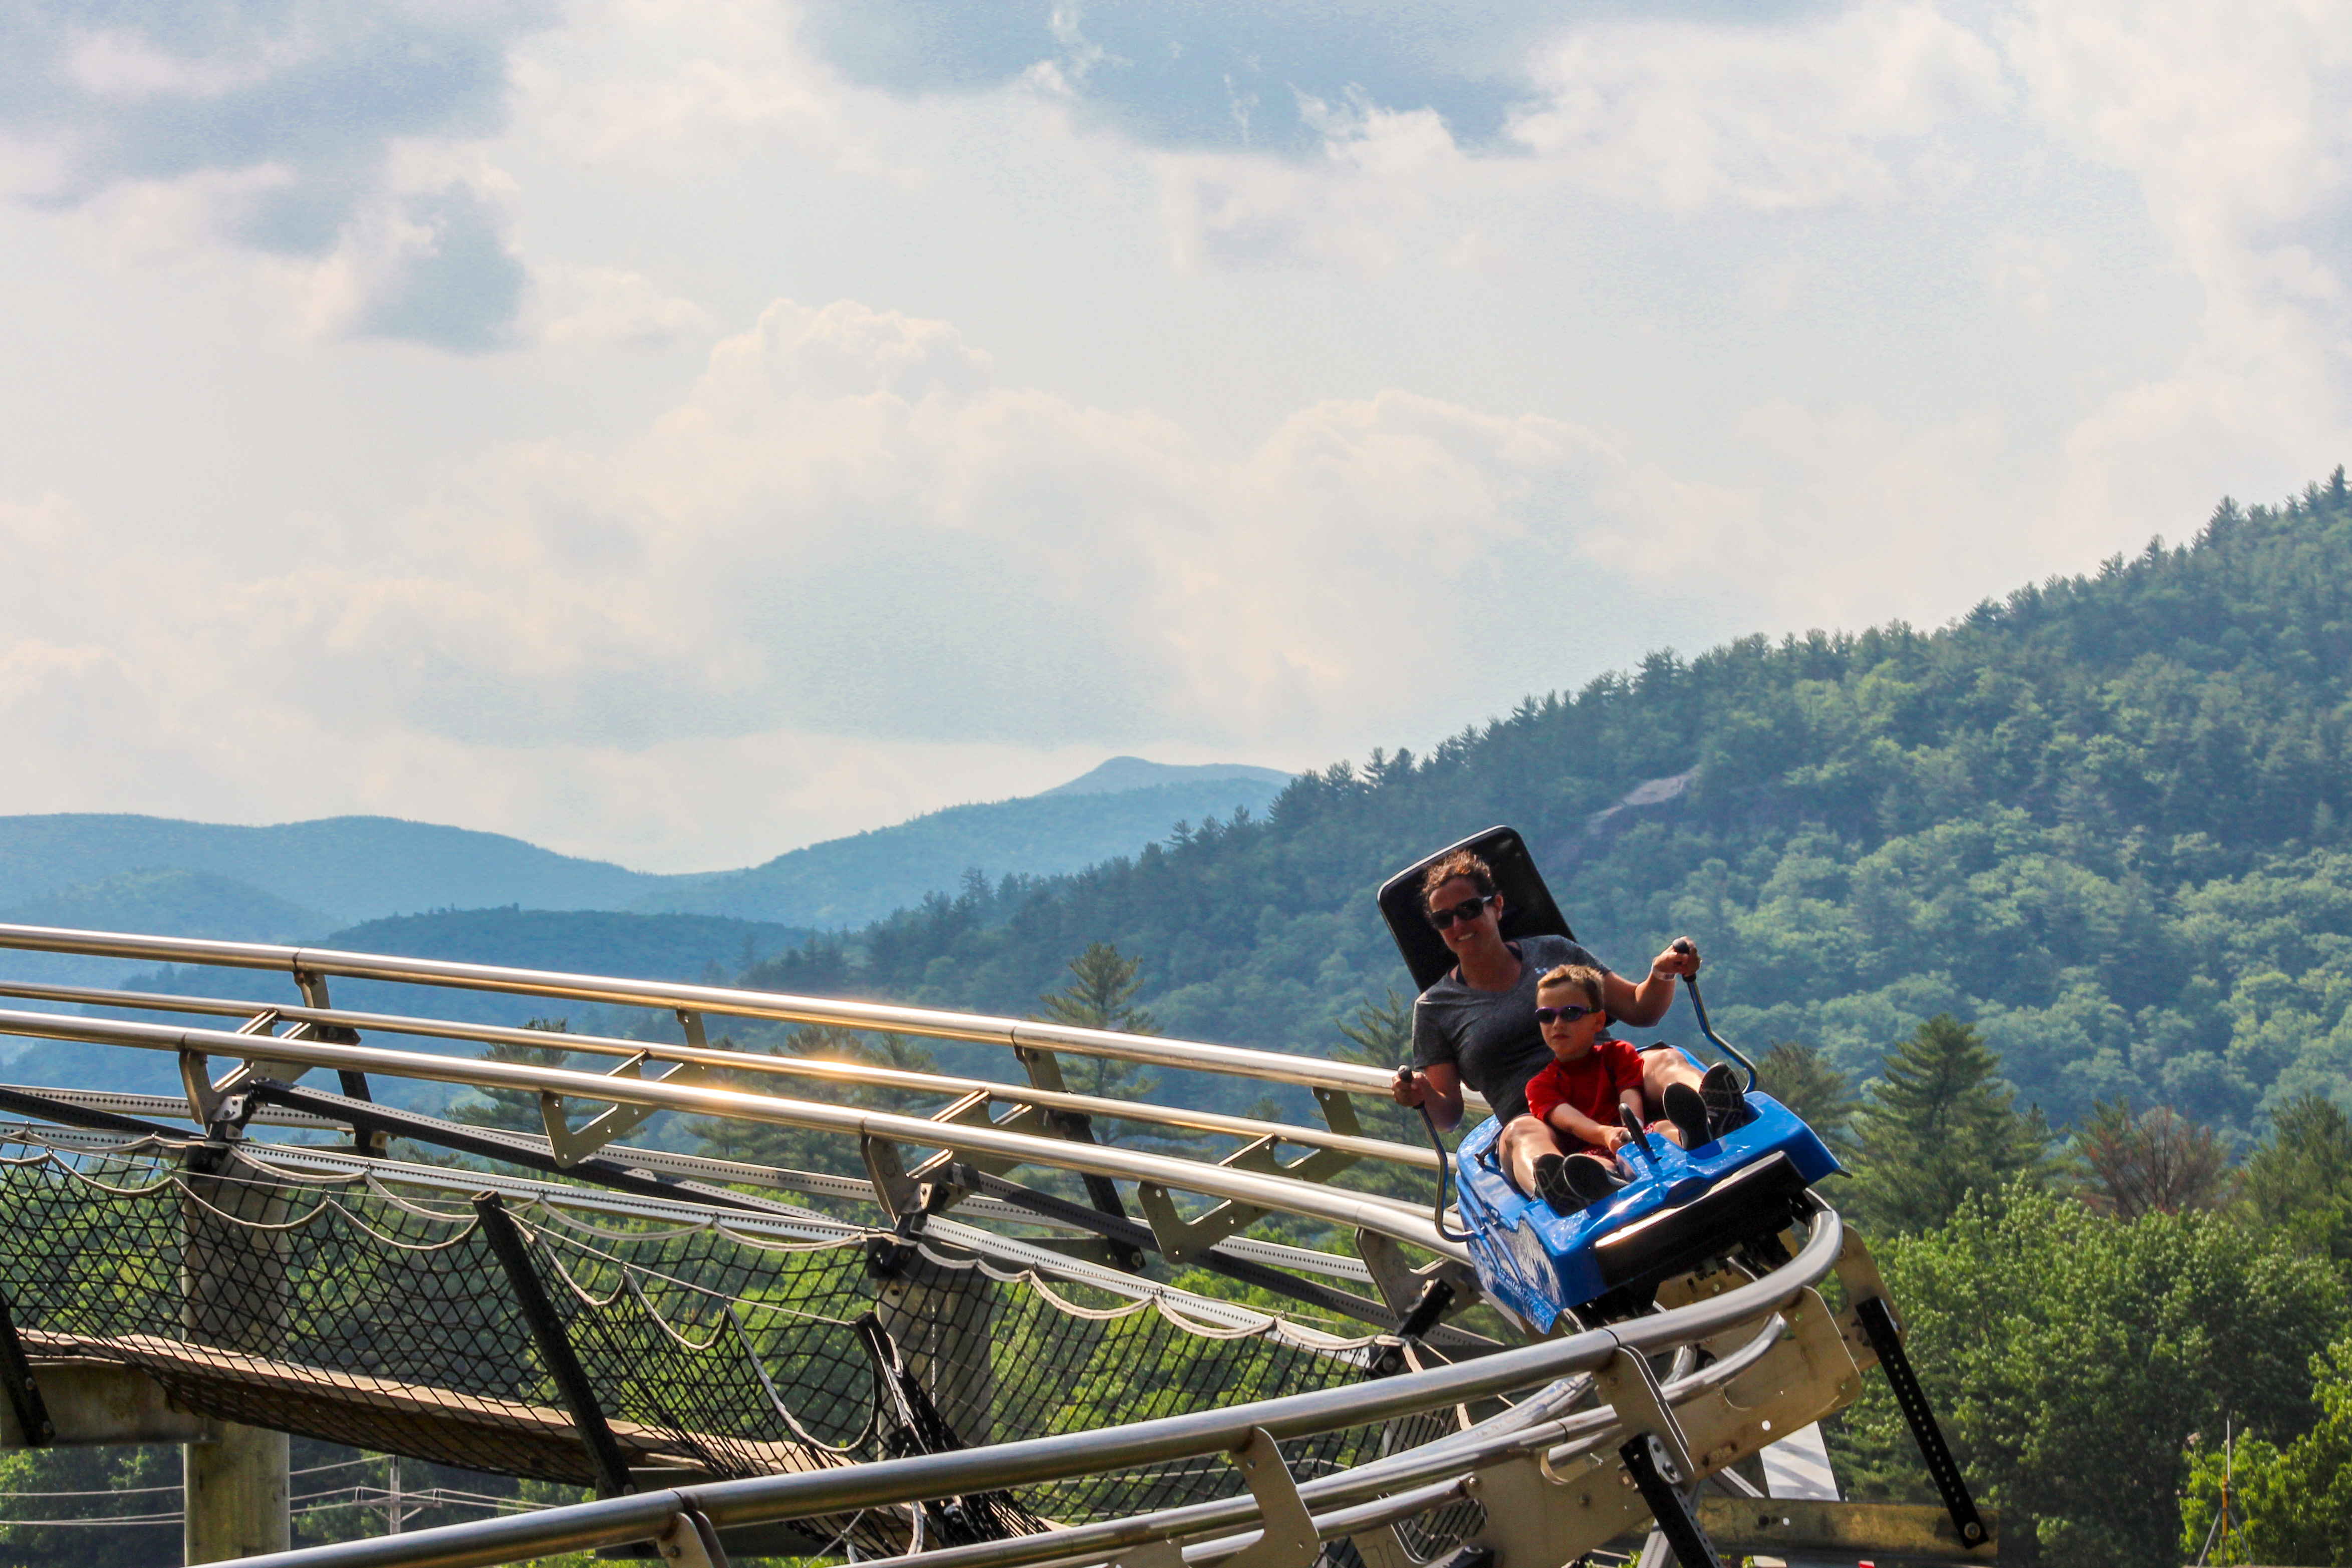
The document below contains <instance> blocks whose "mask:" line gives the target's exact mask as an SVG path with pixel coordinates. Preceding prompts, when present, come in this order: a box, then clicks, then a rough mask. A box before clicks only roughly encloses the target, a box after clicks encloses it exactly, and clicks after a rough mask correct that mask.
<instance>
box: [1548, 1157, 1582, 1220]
mask: <svg viewBox="0 0 2352 1568" xmlns="http://www.w3.org/2000/svg"><path fill="white" fill-rule="evenodd" d="M1567 1165H1568V1157H1567V1156H1566V1155H1564V1154H1538V1155H1537V1156H1536V1195H1537V1196H1538V1197H1539V1198H1541V1199H1543V1201H1544V1202H1545V1203H1546V1204H1549V1205H1550V1206H1551V1212H1552V1213H1554V1214H1556V1215H1560V1216H1562V1217H1563V1218H1565V1217H1566V1216H1567V1215H1572V1214H1574V1213H1576V1212H1577V1210H1579V1209H1580V1208H1582V1207H1583V1206H1584V1205H1585V1201H1586V1200H1584V1199H1583V1198H1581V1197H1579V1196H1578V1195H1577V1193H1576V1189H1575V1188H1573V1187H1571V1186H1570V1185H1569V1184H1568V1172H1567V1169H1566V1167H1567Z"/></svg>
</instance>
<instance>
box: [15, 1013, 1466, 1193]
mask: <svg viewBox="0 0 2352 1568" xmlns="http://www.w3.org/2000/svg"><path fill="white" fill-rule="evenodd" d="M0 996H16V997H21V998H23V999H25V1000H26V1001H35V1002H70V1003H75V1004H78V1005H82V1006H86V1007H122V1008H139V1009H142V1010H144V1011H147V1012H152V1013H181V1014H195V1015H199V1016H203V1015H211V1016H216V1017H224V1018H249V1017H251V1016H253V1015H254V1014H255V1013H256V1012H257V1011H259V1010H261V1008H260V1006H259V1005H257V1004H256V1003H252V1002H240V1001H236V1000H233V999H231V998H228V997H225V996H187V995H182V994H176V993H172V992H157V991H121V990H114V989H110V988H109V987H105V986H97V985H38V984H28V983H23V982H0ZM267 1010H268V1011H269V1012H271V1013H274V1014H276V1015H277V1016H278V1018H280V1019H282V1020H284V1021H285V1022H287V1023H289V1024H322V1025H327V1026H333V1027H339V1028H346V1029H354V1030H360V1029H364V1030H371V1031H373V1032H375V1033H378V1034H389V1035H403V1036H408V1037H414V1038H417V1039H432V1040H470V1041H475V1042H478V1043H480V1044H483V1045H515V1046H531V1047H542V1048H543V1047H547V1046H548V1045H549V1044H550V1041H549V1038H548V1033H547V1031H545V1030H543V1029H519V1028H511V1027H509V1026H504V1025H499V1024H458V1023H450V1022H447V1021H446V1020H443V1019H439V1018H420V1017H416V1016H412V1015H408V1014H401V1013H362V1012H354V1011H352V1009H350V1008H347V1007H310V1006H297V1005H292V1004H286V1005H279V1004H277V1003H270V1004H268V1007H267ZM1120 1038H1122V1039H1124V1038H1129V1037H1127V1036H1121V1037H1120ZM562 1049H563V1050H565V1051H568V1052H572V1053H575V1054H578V1055H581V1056H603V1057H618V1058H628V1057H637V1058H645V1059H647V1060H651V1061H656V1062H692V1063H694V1064H696V1065H698V1066H700V1067H712V1068H724V1069H726V1070H727V1071H729V1072H743V1073H758V1074H764V1075H769V1076H772V1077H778V1078H802V1079H818V1080H822V1081H825V1082H831V1083H851V1084H857V1085H861V1086H865V1087H869V1088H875V1089H909V1090H913V1091H915V1092H918V1093H923V1094H941V1095H949V1096H953V1095H962V1094H972V1093H982V1094H986V1095H987V1096H988V1097H989V1098H990V1100H992V1101H995V1102H1002V1103H1006V1104H1012V1103H1019V1104H1022V1105H1034V1106H1039V1107H1042V1108H1044V1109H1045V1110H1072V1111H1076V1112H1078V1113H1079V1114H1081V1115H1085V1116H1098V1117H1102V1118H1104V1119H1106V1120H1114V1119H1115V1120H1119V1121H1141V1122H1149V1123H1151V1124H1153V1125H1156V1126H1162V1127H1181V1128H1183V1129H1184V1130H1185V1131H1192V1132H1221V1133H1228V1134H1231V1135H1232V1136H1234V1137H1237V1138H1249V1139H1257V1138H1277V1139H1279V1140H1280V1141H1281V1142H1285V1143H1297V1144H1298V1145H1300V1146H1302V1147H1305V1148H1313V1149H1333V1150H1337V1151H1339V1152H1341V1153H1344V1154H1353V1155H1355V1156H1357V1157H1358V1158H1359V1159H1366V1160H1385V1161H1387V1162H1388V1163H1391V1164H1396V1165H1410V1166H1412V1167H1414V1168H1416V1169H1419V1170H1424V1171H1434V1170H1436V1169H1437V1168H1438V1165H1439V1161H1438V1159H1437V1156H1436V1155H1435V1154H1434V1153H1433V1152H1431V1151H1430V1150H1428V1149H1424V1148H1421V1147H1419V1146H1418V1145H1415V1144H1410V1143H1391V1142H1388V1141H1387V1140H1386V1139H1381V1138H1365V1137H1360V1136H1356V1135H1351V1134H1349V1133H1344V1132H1335V1131H1331V1130H1329V1129H1328V1128H1322V1127H1308V1126H1300V1125H1297V1124H1296V1123H1292V1122H1282V1121H1258V1120H1256V1119H1254V1118H1251V1117H1247V1116H1228V1115H1225V1114H1223V1112H1221V1111H1214V1110H1192V1109H1191V1108H1189V1107H1185V1106H1165V1105H1149V1104H1143V1103H1140V1102H1138V1101H1135V1100H1109V1099H1105V1098H1103V1097H1101V1096H1098V1095H1091V1094H1072V1093H1069V1092H1068V1091H1066V1090H1062V1089H1024V1088H1021V1087H1019V1086H1018V1085H1014V1084H1009V1083H998V1082H995V1081H992V1080H991V1079H977V1078H955V1077H951V1076H950V1075H948V1074H945V1073H933V1072H908V1071H905V1070H903V1069H900V1068H885V1067H875V1066H872V1065H869V1064H867V1063H864V1062H842V1061H828V1060H826V1059H824V1058H818V1057H794V1056H782V1055H770V1054H768V1053H766V1052H763V1051H737V1050H722V1049H719V1048H716V1047H709V1046H693V1045H677V1044H673V1043H671V1042H669V1041H666V1040H628V1039H616V1038H612V1037H606V1036H602V1035H575V1034H572V1033H570V1032H568V1031H567V1032H566V1033H565V1034H564V1035H563V1036H562Z"/></svg>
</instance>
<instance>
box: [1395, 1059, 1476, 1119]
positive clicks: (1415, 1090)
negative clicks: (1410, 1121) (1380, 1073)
mask: <svg viewBox="0 0 2352 1568" xmlns="http://www.w3.org/2000/svg"><path fill="white" fill-rule="evenodd" d="M1389 1096H1390V1098H1391V1099H1392V1100H1395V1101H1396V1102H1397V1103H1398V1104H1399V1105H1402V1106H1406V1107H1408V1108H1410V1107H1415V1106H1418V1107H1422V1108H1424V1109H1426V1110H1428V1112H1429V1114H1430V1119H1431V1120H1432V1121H1435V1122H1436V1123H1437V1130H1438V1131H1441V1132H1443V1131H1448V1130H1450V1129H1451V1128H1452V1127H1453V1126H1454V1124H1455V1123H1456V1122H1458V1121H1461V1120H1462V1080H1461V1079H1460V1078H1459V1077H1457V1076H1456V1074H1455V1069H1454V1067H1453V1066H1452V1065H1451V1064H1448V1063H1444V1062H1440V1063H1438V1064H1437V1065H1435V1066H1433V1067H1431V1068H1428V1069H1426V1070H1423V1069H1420V1068H1410V1067H1401V1068H1397V1070H1396V1079H1395V1081H1394V1082H1393V1083H1391V1085H1390V1086H1389Z"/></svg>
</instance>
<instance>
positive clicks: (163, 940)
mask: <svg viewBox="0 0 2352 1568" xmlns="http://www.w3.org/2000/svg"><path fill="white" fill-rule="evenodd" d="M0 948H20V949H25V950H26V951H30V952H64V953H79V954H82V955H84V956H88V957H95V958H120V959H133V960H139V961H142V962H148V963H201V964H212V965H216V966H219V967H222V968H228V969H261V970H275V971H278V972H280V973H287V974H296V973H307V974H324V975H334V976H340V977H343V978H348V979H353V980H387V981H397V982H401V983H403V984H411V985H440V986H447V987H452V988H455V989H457V990H465V991H494V992H499V993H502V994H510V995H524V996H546V997H551V998H553V999H556V1000H560V1001H568V1002H602V1003H605V1004H608V1005H613V1006H616V1007H665V1008H678V1007H683V1008H686V1009H688V1011H691V1012H697V1013H716V1014H722V1015H725V1016H730V1017H739V1018H771V1019H774V1020H776V1021H777V1022H779V1023H787V1024H836V1025H839V1026H842V1027H844V1028H851V1029H872V1030H877V1031H887V1032H889V1033H893V1034H900V1035H920V1036H923V1037H926V1038H929V1039H941V1040H978V1041H982V1042H983V1043H986V1044H994V1045H1002V1046H1028V1047H1034V1048H1037V1049H1041V1050H1051V1051H1070V1052H1074V1053H1076V1055H1079V1056H1090V1057H1114V1058H1118V1059H1119V1060H1122V1061H1133V1062H1144V1063H1148V1064H1150V1065H1151V1066H1153V1067H1163V1068H1185V1069H1189V1070H1192V1071H1195V1072H1215V1073H1227V1074H1232V1075H1234V1076H1236V1077H1241V1078H1250V1079H1265V1080H1266V1081H1269V1082H1275V1083H1288V1084H1297V1085H1298V1086H1300V1087H1302V1088H1308V1089H1339V1090H1343V1091H1345V1092H1347V1093H1349V1094H1365V1095H1376V1096H1381V1097H1385V1096H1386V1095H1387V1094H1388V1092H1389V1086H1390V1082H1391V1076H1390V1073H1389V1071H1388V1069H1386V1068H1374V1067H1360V1066H1357V1065H1355V1064H1353V1063H1349V1062H1334V1061H1325V1060H1322V1059H1320V1058H1315V1057H1299V1056H1291V1055H1288V1054H1287V1053H1285V1052H1282V1051H1259V1050H1250V1049H1246V1048H1244V1047H1240V1046H1215V1045H1210V1044H1208V1043H1206V1042H1204V1041H1199V1040H1166V1039H1157V1038H1152V1037H1147V1036H1142V1035H1122V1034H1118V1033H1117V1032H1116V1031H1113V1030H1109V1029H1079V1028H1073V1027H1071V1026H1067V1025H1064V1024H1040V1023H1034V1022H1031V1021H1029V1020H1026V1019H1021V1018H992V1017H987V1016H982V1015H979V1014H971V1013H949V1012H942V1011H940V1010H938V1009H936V1008H929V1007H900V1006H895V1005H889V1004H887V1003H880V1002H845V1001H837V1000H834V999H830V998H826V997H818V996H788V995H785V994H782V993H780V992H772V991H744V990H739V989H736V988H734V987H732V986H724V985H686V984H675V983H672V982H668V981H661V980H614V979H609V978H606V977H604V976H602V975H593V974H564V973H554V972H551V971H545V970H537V969H508V968H502V967H499V966H497V965H493V964H483V963H453V962H450V961H448V960H444V959H429V958H389V957H384V956H383V955H380V954H376V953H367V952H336V951H334V950H332V949H331V948H317V947H287V946H283V945H280V944H278V943H275V942H213V941H207V940H202V939H199V938H195V937H164V936H135V935H129V934H124V933H119V932H113V931H68V930H64V929H61V928H57V927H50V926H27V925H6V924H0ZM1464 1099H1465V1102H1466V1103H1468V1104H1469V1105H1470V1106H1471V1108H1472V1109H1474V1110H1484V1109H1486V1105H1485V1102H1484V1101H1483V1100H1479V1099H1478V1097H1477V1096H1475V1095H1471V1094H1465V1096H1464Z"/></svg>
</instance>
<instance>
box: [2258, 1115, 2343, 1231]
mask: <svg viewBox="0 0 2352 1568" xmlns="http://www.w3.org/2000/svg"><path fill="white" fill-rule="evenodd" d="M2240 1192H2241V1194H2242V1196H2243V1199H2244V1202H2245V1205H2246V1207H2247V1208H2248V1209H2249V1210H2251V1211H2252V1217H2253V1218H2254V1219H2255V1220H2257V1221H2259V1222H2260V1223H2261V1224H2263V1225H2265V1226H2273V1227H2274V1228H2277V1229H2280V1230H2284V1231H2285V1232H2286V1233H2287V1235H2288V1236H2290V1237H2293V1238H2294V1241H2295V1243H2296V1245H2297V1246H2299V1247H2302V1248H2304V1249H2305V1250H2306V1251H2311V1252H2325V1253H2327V1254H2330V1255H2331V1256H2333V1257H2335V1258H2337V1259H2338V1260H2339V1261H2341V1260H2352V1119H2347V1117H2346V1116H2345V1114H2344V1111H2343V1110H2342V1108H2341V1107H2339V1106H2337V1105H2336V1103H2335V1102H2334V1101H2332V1100H2328V1099H2326V1097H2324V1096H2321V1095H2316V1094H2306V1095H2304V1096H2301V1097H2300V1098H2298V1099H2295V1100H2290V1101H2288V1102H2287V1104H2285V1105H2284V1106H2283V1107H2281V1108H2280V1110H2279V1112H2278V1115H2277V1116H2276V1117H2275V1118H2274V1119H2273V1121H2272V1123H2271V1141H2270V1142H2267V1143H2265V1144H2263V1146H2262V1147H2261V1148H2259V1149H2257V1150H2255V1151H2254V1152H2253V1155H2252V1158H2250V1159H2248V1160H2247V1162H2246V1170H2245V1176H2244V1179H2243V1181H2242V1184H2241V1187H2240Z"/></svg>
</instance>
